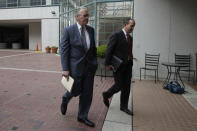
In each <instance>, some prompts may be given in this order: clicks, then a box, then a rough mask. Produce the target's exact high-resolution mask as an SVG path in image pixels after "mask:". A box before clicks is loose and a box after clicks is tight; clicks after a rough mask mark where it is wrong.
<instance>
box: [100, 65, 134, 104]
mask: <svg viewBox="0 0 197 131" xmlns="http://www.w3.org/2000/svg"><path fill="white" fill-rule="evenodd" d="M132 66H133V62H132V61H127V62H126V63H124V64H122V65H121V66H120V68H119V69H118V70H117V72H116V73H114V81H115V83H114V85H113V86H112V87H111V88H109V89H108V90H107V91H106V92H104V94H105V95H106V97H108V98H110V97H112V96H113V95H114V94H115V93H117V92H119V91H121V95H120V107H121V108H128V101H129V95H130V89H131V88H130V85H131V77H132Z"/></svg>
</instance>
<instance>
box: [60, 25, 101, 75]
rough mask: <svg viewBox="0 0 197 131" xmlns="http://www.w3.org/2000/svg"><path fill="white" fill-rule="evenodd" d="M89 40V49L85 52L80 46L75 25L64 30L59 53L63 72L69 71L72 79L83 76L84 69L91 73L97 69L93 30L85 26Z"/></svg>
mask: <svg viewBox="0 0 197 131" xmlns="http://www.w3.org/2000/svg"><path fill="white" fill-rule="evenodd" d="M86 30H87V32H88V34H89V38H90V48H89V50H88V51H87V52H86V51H85V49H84V46H83V44H82V41H81V38H80V33H79V30H78V27H77V24H73V25H71V26H69V27H67V28H65V29H64V33H63V36H62V39H61V43H60V53H61V62H62V69H63V71H70V75H71V76H72V77H76V76H77V77H78V76H79V77H80V76H82V75H83V74H84V71H85V68H86V67H88V70H89V71H91V72H92V73H95V72H96V69H97V57H96V45H95V39H94V29H93V28H92V27H90V26H88V25H86Z"/></svg>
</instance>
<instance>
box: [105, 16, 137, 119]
mask: <svg viewBox="0 0 197 131" xmlns="http://www.w3.org/2000/svg"><path fill="white" fill-rule="evenodd" d="M134 27H135V21H134V20H133V19H128V20H126V21H125V24H124V28H123V29H122V30H121V31H119V32H115V33H114V34H113V35H112V36H111V38H110V41H109V43H108V46H107V51H106V56H105V65H106V68H107V69H113V68H114V67H113V65H112V57H113V56H116V57H118V58H120V59H121V60H122V61H123V63H122V64H121V65H120V66H119V68H118V69H117V71H116V72H114V80H115V84H114V85H113V86H112V87H111V88H110V89H108V90H107V91H106V92H103V101H104V104H105V105H106V106H107V107H109V100H108V99H109V98H110V97H112V96H113V95H114V94H115V93H117V92H119V91H121V96H120V110H121V111H123V112H125V113H127V114H129V115H133V112H132V111H131V110H129V109H128V101H129V95H130V84H131V77H132V66H133V53H132V46H133V38H132V37H131V36H130V35H129V33H131V32H132V31H133V29H134Z"/></svg>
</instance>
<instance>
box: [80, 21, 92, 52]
mask: <svg viewBox="0 0 197 131" xmlns="http://www.w3.org/2000/svg"><path fill="white" fill-rule="evenodd" d="M77 27H78V30H79V33H80V35H81V28H82V27H81V25H80V24H79V23H78V22H77ZM84 30H85V37H86V43H87V48H88V49H89V48H90V37H89V34H88V32H87V30H86V28H85V27H84Z"/></svg>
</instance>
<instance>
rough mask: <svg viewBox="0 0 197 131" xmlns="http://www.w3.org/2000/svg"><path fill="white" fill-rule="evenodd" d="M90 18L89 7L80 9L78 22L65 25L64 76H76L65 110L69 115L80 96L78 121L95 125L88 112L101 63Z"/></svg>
mask: <svg viewBox="0 0 197 131" xmlns="http://www.w3.org/2000/svg"><path fill="white" fill-rule="evenodd" d="M88 17H89V14H88V10H87V8H85V7H81V8H79V10H78V12H77V14H76V21H77V23H75V24H73V25H71V26H69V27H67V28H65V29H64V34H63V36H62V39H61V44H60V47H61V62H62V69H63V73H62V75H63V76H64V77H66V78H67V79H68V78H69V76H71V77H73V78H74V85H73V89H72V91H71V92H68V91H67V92H66V93H65V94H64V96H63V97H62V104H61V113H62V115H65V114H66V111H67V105H68V103H69V101H70V99H71V98H72V97H73V96H78V95H79V97H80V98H79V111H78V118H77V120H78V121H79V122H81V123H84V124H85V125H87V126H90V127H94V126H95V125H94V123H93V122H91V121H90V120H88V112H89V110H90V106H91V102H92V97H93V84H94V75H95V72H96V69H97V65H98V64H97V58H96V45H95V39H94V29H93V28H92V27H90V26H88V25H87V23H88Z"/></svg>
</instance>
